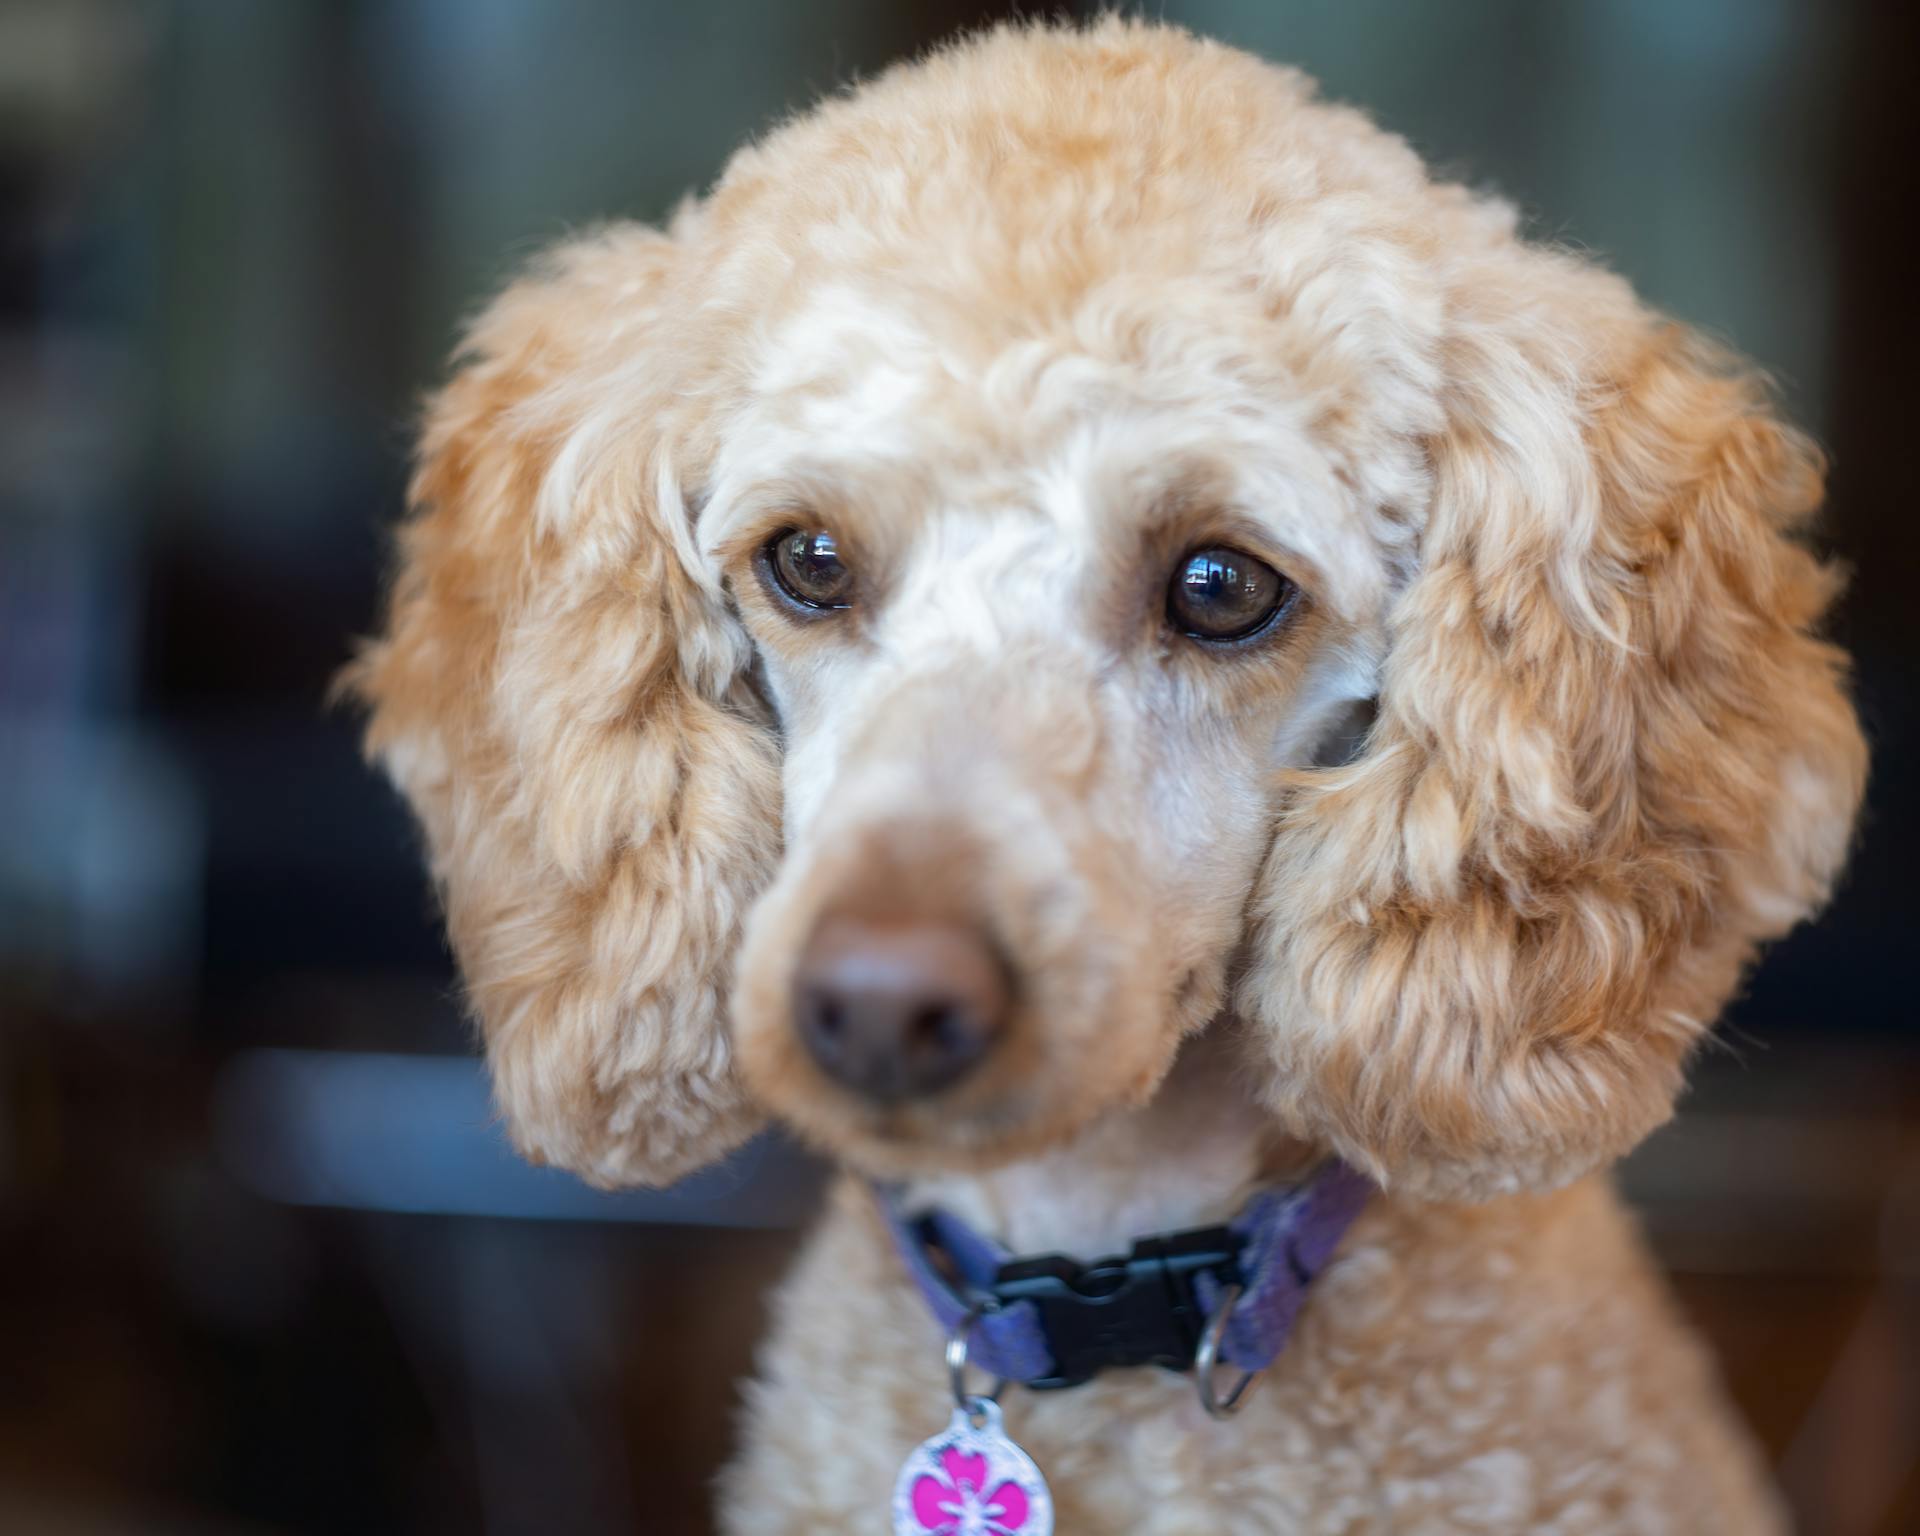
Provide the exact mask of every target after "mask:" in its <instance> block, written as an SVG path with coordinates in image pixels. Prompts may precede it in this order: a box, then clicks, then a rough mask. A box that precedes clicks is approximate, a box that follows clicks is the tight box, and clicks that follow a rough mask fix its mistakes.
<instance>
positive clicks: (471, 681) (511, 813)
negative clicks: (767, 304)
mask: <svg viewBox="0 0 1920 1536" xmlns="http://www.w3.org/2000/svg"><path fill="white" fill-rule="evenodd" d="M681 257H682V252H681V249H680V246H679V244H678V242H677V241H676V240H674V239H673V238H671V237H669V236H668V235H665V234H662V233H660V232H658V231H655V230H651V229H644V228H641V227H639V226H637V225H629V226H623V227H619V228H615V229H612V230H609V231H606V232H604V233H602V234H599V235H596V236H592V237H588V238H584V239H580V240H576V241H573V242H571V243H569V244H568V245H566V246H563V247H561V248H560V249H559V250H557V251H554V252H553V253H551V254H550V255H549V256H547V257H546V258H545V260H544V261H542V262H541V263H540V265H539V266H538V267H537V268H536V270H535V271H534V272H533V273H532V274H531V275H529V276H528V277H526V278H523V279H522V280H521V281H520V282H518V283H516V284H514V285H513V286H512V287H510V288H509V289H508V290H507V291H506V292H505V293H504V294H502V295H501V296H500V297H499V298H498V299H497V300H496V301H495V302H494V303H493V305H492V306H491V307H490V308H489V309H488V310H487V311H486V312H485V313H484V314H483V315H482V316H481V317H480V318H479V320H478V321H476V322H475V324H474V325H473V327H472V329H471V330H470V331H469V333H468V335H467V338H466V345H465V347H464V349H463V351H462V354H461V358H460V367H459V369H458V371H457V373H456V375H455V377H454V378H453V380H452V382H451V383H450V384H448V385H447V387H446V388H445V389H444V390H443V391H441V393H440V394H439V396H438V397H437V398H436V399H435V400H434V401H433V402H432V404H431V406H430V407H429V409H428V412H427V420H426V425H425V429H424V431H423V432H422V435H421V443H420V454H419V466H418V470H417V473H416V475H415V477H414V482H413V486H412V490H411V493H410V498H411V501H412V504H413V515H412V517H411V519H410V520H409V522H408V523H407V525H406V527H405V529H404V531H403V533H402V538H401V558H400V568H399V573H398V577H397V580H396V582H395V586H394V591H393V596H392V601H391V604H390V608H389V612H388V616H387V623H386V630H385V633H384V634H383V635H382V636H381V638H380V639H378V640H377V641H376V642H375V643H374V644H372V645H371V646H369V647H368V648H367V650H366V651H365V653H364V654H363V655H362V657H361V658H360V660H359V662H358V663H357V664H356V665H355V666H354V667H353V668H351V669H350V671H349V672H348V674H347V676H346V678H345V679H344V683H345V685H346V687H347V688H348V690H349V691H351V692H352V693H354V694H355V695H356V696H357V697H359V698H360V699H361V700H362V701H364V702H365V703H366V704H367V706H368V707H369V710H370V714H371V720H370V723H369V726H368V730H367V747H368V751H369V753H370V755H371V756H373V757H374V758H375V759H377V760H378V761H379V762H380V763H381V764H382V765H384V766H385V768H386V769H387V771H388V772H389V773H390V774H391V775H392V777H393V779H394V781H395V782H396V783H397V784H398V785H399V786H400V788H401V789H402V790H403V791H404V792H405V794H406V796H407V798H408V800H409V801H410V802H411V803H412V805H413V807H414V809H415V811H416V812H417V813H418V815H419V817H420V822H421V825H422V827H423V829H424V831H425V833H426V841H427V849H428V854H429V856H430V859H431V862H432V866H433V873H434V877H435V883H436V885H437V887H438V889H439V891H440V893H441V897H442V900H443V902H444V904H445V908H446V919H447V931H448V934H449V936H450V938H451V940H452V943H453V948H454V952H455V955H456V957H457V958H458V960H459V962H460V969H461V972H462V975H463V977H464V979H465V981H466V986H467V993H468V996H469V998H470V999H471V1002H472V1006H473V1011H474V1013H475V1015H476V1016H477V1017H478V1019H479V1022H480V1025H481V1029H482V1032H483V1034H484V1035H485V1038H486V1045H487V1059H488V1064H489V1065H490V1066H491V1068H492V1071H493V1081H494V1091H495V1095H496V1097H497V1099H498V1100H499V1104H500V1107H501V1109H502V1111H503V1112H504V1115H505V1118H506V1122H507V1126H508V1129H509V1130H510V1132H511V1133H512V1135H513V1138H514V1140H515V1142H516V1143H517V1144H518V1145H519V1147H520V1148H521V1150H522V1151H524V1152H525V1153H527V1154H528V1155H529V1156H530V1157H533V1158H534V1159H536V1160H538V1161H542V1162H551V1163H557V1164H560V1165H562V1166H564V1167H568V1168H572V1169H574V1170H575V1171H576V1172H579V1173H581V1174H583V1175H585V1176H586V1177H588V1178H589V1179H591V1180H593V1181H594V1182H596V1183H602V1184H628V1183H663V1182H665V1181H667V1180H669V1179H671V1178H673V1177H675V1176H676V1175H678V1174H680V1173H683V1172H685V1171H686V1170H688V1169H689V1168H692V1167H696V1166H698V1165H699V1164H701V1163H703V1162H706V1161H708V1160H709V1159H711V1158H713V1157H716V1156H718V1155H719V1154H721V1153H722V1152H724V1151H726V1150H727V1149H728V1148H729V1147H730V1146H732V1145H733V1144H734V1143H735V1142H737V1141H739V1140H741V1139H742V1138H744V1137H745V1136H746V1135H748V1134H749V1133H750V1132H751V1131H752V1130H753V1129H754V1128H755V1127H756V1125H757V1124H758V1123H759V1118H760V1117H759V1113H758V1111H757V1109H756V1108H755V1107H754V1106H753V1105H752V1104H751V1103H750V1102H749V1100H748V1098H747V1096H746V1095H745V1093H744V1091H743V1090H742V1089H741V1088H740V1086H739V1084H738V1082H737V1080H736V1078H735V1075H734V1071H733V1065H732V1061H731V1055H730V1044H729V1037H728V1033H727V1027H726V1019H725V994H726V989H727V985H728V981H729V973H730V970H731V967H732V964H733V957H734V951H735V950H736V949H737V947H738V943H739V936H740V928H741V925H742V922H743V920H744V917H745V914H746V909H747V907H748V906H749V905H750V904H751V902H752V900H753V898H754V897H755V895H757V893H758V891H759V888H760V886H761V885H762V884H763V883H764V882H765V880H766V878H767V876H768V874H769V872H770V869H771V866H772V864H773V862H774V860H775V859H776V858H777V857H778V851H779V794H780V785H779V749H778V745H777V743H776V740H775V736H774V732H773V729H772V727H771V725H770V723H769V722H768V721H767V720H766V719H765V718H764V715H763V711H762V709H761V706H760V705H759V703H758V701H757V699H756V697H755V695H754V693H753V690H752V687H751V685H750V683H749V681H748V678H747V669H748V667H749V664H750V662H751V650H750V647H749V645H748V642H747V639H746V635H745V633H744V631H743V630H742V629H741V626H740V624H739V621H738V619H737V618H736V617H735V616H734V615H733V614H732V613H731V612H730V611H729V608H728V605H727V603H726V601H725V596H724V594H723V593H722V592H721V591H720V589H719V587H718V585H717V581H716V579H715V577H714V576H713V575H712V573H710V572H708V571H706V570H705V569H704V568H703V566H702V563H701V559H700V556H699V555H698V553H697V551H696V550H695V548H694V541H693V536H692V529H691V526H690V514H689V512H688V509H687V507H686V506H685V505H684V504H683V502H682V500H681V497H680V493H679V490H678V487H677V484H676V481H675V477H674V469H675V461H676V453H677V450H679V449H680V448H681V447H682V446H683V445H682V444H681V443H679V442H677V441H676V432H680V433H683V434H684V435H687V436H691V435H692V434H693V432H694V431H695V429H696V428H697V426H698V422H699V418H698V416H697V415H696V414H694V413H697V412H698V410H699V409H700V406H699V400H698V398H697V396H698V391H695V390H691V389H688V390H681V389H678V388H676V385H675V379H676V375H675V373H674V367H675V363H676V360H678V359H684V358H685V357H688V356H693V355H698V352H699V347H698V344H697V343H695V342H693V341H690V340H688V339H687V338H686V337H685V336H684V335H683V334H681V333H680V332H678V331H675V330H674V329H673V327H674V325H675V324H676V323H677V322H678V321H680V320H683V319H684V318H685V316H686V315H687V314H688V312H689V311H691V310H693V309H695V308H696V307H697V306H693V305H690V304H688V303H686V302H685V301H684V300H681V299H677V298H676V297H675V294H676V287H675V285H676V281H677V279H678V278H679V276H680V268H681ZM677 422H678V423H680V426H678V427H677V426H676V423H677Z"/></svg>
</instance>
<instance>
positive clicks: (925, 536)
mask: <svg viewBox="0 0 1920 1536" xmlns="http://www.w3.org/2000/svg"><path fill="white" fill-rule="evenodd" d="M1261 323H1262V318H1261V316H1260V314H1259V312H1258V310H1257V308H1256V307H1254V306H1252V305H1251V304H1246V303H1244V301H1243V296H1241V295H1235V294H1233V293H1231V292H1227V293H1222V292H1220V291H1218V288H1217V286H1210V285H1208V284H1206V283H1203V282H1200V281H1197V280H1195V281H1190V282H1187V283H1185V284H1181V283H1174V284H1171V285H1169V284H1167V283H1166V282H1164V281H1160V282H1156V283H1154V284H1152V285H1146V284H1142V283H1139V282H1133V281H1128V280H1126V279H1124V278H1122V279H1118V280H1115V281H1112V282H1109V283H1107V284H1105V285H1103V286H1101V287H1099V288H1096V289H1093V290H1091V291H1089V292H1087V293H1085V294H1084V295H1083V296H1081V298H1080V299H1079V301H1078V302H1077V303H1076V304H1074V305H1073V306H1071V307H1069V308H1067V309H1065V310H1064V311H1062V312H1060V313H1057V314H1054V315H1052V316H1050V317H1047V318H1046V319H1044V320H1043V319H1042V318H1040V317H1037V316H1036V317H1032V318H1031V319H1030V320H1029V322H1028V323H1027V324H1025V325H1021V324H1018V323H1013V322H1010V321H1009V318H1008V316H1007V315H1006V314H1004V313H1002V314H997V315H994V316H993V317H991V324H989V323H985V321H984V320H983V318H982V317H981V316H980V315H978V313H977V312H970V311H969V310H968V309H967V308H966V307H964V306H962V305H961V304H959V303H956V302H947V303H942V302H938V301H937V300H930V299H929V298H928V297H927V296H926V295H924V294H915V293H914V292H913V291H912V290H911V289H908V288H904V287H903V288H900V289H895V290H892V291H889V290H888V289H887V288H886V287H885V286H884V285H880V284H866V283H862V284H858V285H856V284H853V283H850V282H846V281H827V282H824V283H822V284H820V285H819V286H818V287H816V288H815V289H813V290H812V291H811V292H810V293H807V294H806V295H805V296H804V297H802V298H800V299H799V300H798V301H796V302H795V303H794V304H793V305H792V307H791V308H790V309H789V310H788V311H787V312H786V313H785V314H784V316H782V317H781V318H779V319H777V320H775V321H771V322H770V323H768V324H767V325H765V326H764V327H762V328H761V331H760V337H759V340H758V343H757V346H756V348H755V350H754V352H753V354H752V356H751V357H750V359H749V360H748V368H747V378H748V383H747V386H746V388H745V390H744V400H743V403H742V404H741V406H740V407H739V408H738V410H737V411H736V412H735V413H734V414H733V416H732V419H731V424H730V426H729V428H728V430H727V431H725V432H724V433H723V434H722V439H721V444H720V448H719V452H718V455H717V458H716V460H715V464H714V470H713V474H712V481H711V484H712V488H713V493H714V494H713V497H712V503H711V506H710V511H709V514H708V516H707V518H706V519H705V520H704V521H703V528H702V542H703V543H705V544H706V545H707V546H708V547H709V548H715V547H718V546H720V545H723V544H725V543H726V542H728V539H729V536H730V535H731V533H732V532H733V531H734V529H735V528H736V527H737V526H738V525H739V524H740V523H741V522H742V521H744V520H747V519H749V518H751V517H752V516H753V515H754V514H755V513H756V512H757V511H758V510H760V509H762V508H763V507H764V506H765V504H766V503H767V502H768V501H769V500H773V501H784V502H785V503H787V504H788V505H790V506H805V507H807V508H809V509H810V510H814V511H817V512H819V513H820V514H821V515H822V516H823V517H824V518H826V519H828V520H830V521H832V522H835V523H837V524H838V525H840V528H841V531H843V532H847V531H851V532H853V533H855V534H860V533H864V534H865V535H866V536H867V541H868V542H869V543H870V544H881V545H889V546H892V547H893V549H894V550H896V551H898V552H899V555H900V563H901V564H903V565H912V566H920V565H924V564H926V563H927V562H928V561H931V560H934V559H937V560H938V561H939V563H940V564H941V566H942V568H943V569H944V570H945V571H946V572H947V574H948V576H949V578H952V577H955V576H959V575H961V574H963V572H964V571H965V570H968V569H970V570H972V571H973V573H974V574H976V575H978V576H980V577H982V578H983V579H997V580H1001V581H1002V582H1003V585H1004V586H1005V587H1006V590H1007V591H1008V592H1009V593H1012V592H1016V591H1018V590H1020V589H1022V588H1024V587H1025V586H1026V585H1028V584H1029V583H1030V582H1031V581H1034V580H1056V579H1067V578H1068V577H1069V576H1070V574H1071V572H1072V570H1073V569H1074V568H1076V567H1077V566H1082V565H1084V564H1086V563H1087V562H1089V561H1093V560H1098V559H1101V558H1103V557H1104V555H1105V553H1106V550H1107V549H1108V548H1109V547H1110V546H1111V545H1112V544H1113V542H1114V541H1115V540H1116V539H1117V538H1121V537H1124V536H1125V535H1126V534H1127V532H1128V531H1129V530H1130V529H1131V528H1135V527H1137V526H1139V525H1141V524H1143V523H1145V522H1147V521H1149V520H1151V519H1152V518H1154V517H1155V516H1157V515H1159V514H1160V513H1162V512H1163V511H1164V504H1165V502H1166V500H1167V498H1168V496H1169V495H1170V494H1171V493H1172V492H1173V491H1174V489H1175V488H1176V487H1177V486H1180V485H1182V484H1191V483H1193V482H1194V481H1196V480H1202V481H1205V482H1206V483H1207V484H1208V485H1209V486H1210V487H1211V488H1212V489H1211V492H1210V494H1215V495H1217V497H1218V500H1219V502H1220V504H1221V505H1220V510H1221V511H1222V512H1230V513H1232V514H1233V515H1234V516H1235V517H1236V518H1237V519H1238V520H1240V521H1242V522H1245V523H1250V524H1254V525H1257V526H1259V527H1260V528H1262V530H1263V531H1264V532H1265V534H1266V536H1267V539H1268V541H1269V542H1270V543H1271V545H1272V546H1273V547H1274V548H1275V549H1277V550H1279V551H1281V552H1284V553H1285V554H1286V555H1288V556H1290V557H1291V558H1292V559H1293V560H1294V561H1295V562H1296V563H1297V564H1298V565H1299V567H1300V568H1301V569H1302V571H1303V572H1311V573H1312V575H1313V576H1314V578H1315V579H1316V583H1317V585H1318V587H1319V589H1320V595H1321V596H1322V597H1323V598H1324V599H1325V600H1327V601H1328V602H1330V603H1331V604H1332V605H1333V606H1335V607H1336V608H1337V609H1340V610H1342V611H1345V612H1348V613H1350V614H1353V615H1356V616H1358V615H1363V614H1366V613H1369V612H1372V611H1373V610H1374V609H1375V608H1376V607H1377V605H1378V602H1379V600H1380V598H1381V596H1382V593H1383V587H1384V583H1385V581H1386V579H1387V573H1386V571H1385V562H1383V558H1382V550H1381V548H1380V532H1381V528H1380V521H1379V519H1378V518H1377V517H1376V516H1375V515H1374V514H1375V513H1376V511H1377V510H1378V509H1377V508H1375V507H1373V506H1371V505H1369V488H1368V487H1367V486H1366V485H1364V484H1361V483H1357V480H1356V477H1355V476H1354V475H1353V474H1351V473H1349V472H1348V471H1347V469H1346V467H1345V466H1344V465H1343V463H1342V462H1341V457H1340V454H1339V453H1338V452H1337V451H1336V450H1335V449H1334V448H1333V447H1332V445H1330V444H1329V443H1328V442H1326V441H1325V440H1324V439H1323V437H1322V436H1321V435H1320V434H1319V432H1318V431H1317V430H1316V416H1317V414H1318V412H1319V406H1320V403H1319V402H1318V401H1317V400H1316V398H1315V397H1314V396H1313V394H1312V393H1311V392H1310V391H1308V390H1306V389H1303V388H1302V387H1300V385H1299V382H1298V380H1297V379H1295V378H1294V377H1292V376H1291V375H1290V373H1289V370H1288V369H1287V367H1286V366H1285V363H1284V361H1282V360H1279V359H1276V358H1275V357H1274V356H1272V355H1269V354H1264V353H1262V352H1261V351H1260V350H1259V349H1258V348H1256V347H1254V346H1252V345H1249V343H1248V337H1249V336H1250V334H1252V333H1253V332H1254V331H1255V330H1256V328H1257V327H1258V326H1259V325H1260V324H1261ZM849 525H851V528H849ZM1010 573H1017V574H1018V576H1019V578H1020V579H1019V580H1015V581H1011V582H1008V581H1006V580H1005V578H1006V577H1007V576H1008V575H1009V574H1010Z"/></svg>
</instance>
